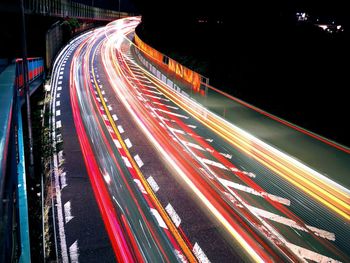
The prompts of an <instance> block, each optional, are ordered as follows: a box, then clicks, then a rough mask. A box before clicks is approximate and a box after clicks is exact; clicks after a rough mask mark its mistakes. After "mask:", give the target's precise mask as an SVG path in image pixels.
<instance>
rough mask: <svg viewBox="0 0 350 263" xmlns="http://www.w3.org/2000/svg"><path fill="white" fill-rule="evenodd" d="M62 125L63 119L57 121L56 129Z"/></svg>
mask: <svg viewBox="0 0 350 263" xmlns="http://www.w3.org/2000/svg"><path fill="white" fill-rule="evenodd" d="M61 127H62V122H61V121H56V129H58V128H61Z"/></svg>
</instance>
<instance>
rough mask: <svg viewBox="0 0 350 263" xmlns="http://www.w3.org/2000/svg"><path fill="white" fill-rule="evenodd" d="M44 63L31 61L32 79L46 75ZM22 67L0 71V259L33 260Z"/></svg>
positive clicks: (17, 61)
mask: <svg viewBox="0 0 350 263" xmlns="http://www.w3.org/2000/svg"><path fill="white" fill-rule="evenodd" d="M42 65H43V59H41V58H35V59H29V60H28V68H29V69H30V71H31V73H30V74H29V75H30V76H29V79H30V81H34V80H37V79H38V78H40V77H42V76H44V71H43V68H42ZM21 68H22V61H21V60H16V63H13V64H11V65H9V66H7V68H6V69H5V70H4V71H3V72H2V73H1V74H0V262H14V261H18V260H19V261H20V262H30V243H29V224H28V205H27V192H26V172H25V158H24V145H23V129H22V116H21V99H22V98H21V94H20V86H21V85H20V84H22V85H23V83H21V82H20V81H19V79H23V74H22V72H23V71H22V69H21Z"/></svg>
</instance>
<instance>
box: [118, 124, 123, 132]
mask: <svg viewBox="0 0 350 263" xmlns="http://www.w3.org/2000/svg"><path fill="white" fill-rule="evenodd" d="M117 128H118V131H119V132H120V133H123V132H124V129H123V126H121V125H118V126H117Z"/></svg>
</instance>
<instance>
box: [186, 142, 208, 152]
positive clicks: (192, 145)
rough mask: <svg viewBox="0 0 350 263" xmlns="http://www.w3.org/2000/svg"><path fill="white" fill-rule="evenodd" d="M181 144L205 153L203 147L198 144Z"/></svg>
mask: <svg viewBox="0 0 350 263" xmlns="http://www.w3.org/2000/svg"><path fill="white" fill-rule="evenodd" d="M181 142H182V143H183V144H185V145H186V146H189V147H192V148H195V149H197V150H200V151H205V149H204V148H203V147H202V146H200V145H198V144H195V143H192V142H188V141H184V140H181Z"/></svg>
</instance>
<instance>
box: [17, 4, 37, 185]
mask: <svg viewBox="0 0 350 263" xmlns="http://www.w3.org/2000/svg"><path fill="white" fill-rule="evenodd" d="M20 5H21V6H20V8H21V19H22V57H23V58H22V62H23V80H24V83H23V88H24V95H25V101H26V110H27V128H28V140H29V167H28V173H29V176H30V178H32V179H33V178H34V153H33V133H32V119H31V110H30V95H29V84H28V82H29V81H28V57H27V40H26V22H25V16H24V5H23V0H20Z"/></svg>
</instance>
